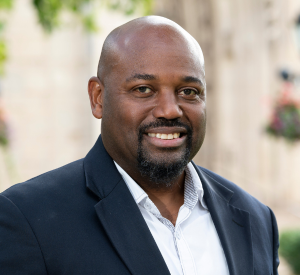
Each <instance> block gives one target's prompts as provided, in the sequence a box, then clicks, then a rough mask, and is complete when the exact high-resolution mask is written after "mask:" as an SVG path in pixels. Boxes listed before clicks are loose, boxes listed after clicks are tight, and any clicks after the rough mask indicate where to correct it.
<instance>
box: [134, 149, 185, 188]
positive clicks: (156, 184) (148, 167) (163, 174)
mask: <svg viewBox="0 0 300 275" xmlns="http://www.w3.org/2000/svg"><path fill="white" fill-rule="evenodd" d="M175 155H176V156H174V154H172V153H171V152H165V153H164V154H161V156H155V157H154V156H151V154H149V152H148V151H146V150H143V148H142V147H139V150H138V158H137V160H138V169H139V171H140V173H141V175H142V177H144V178H145V179H147V182H149V185H150V186H149V187H151V188H154V189H161V188H172V187H173V184H174V182H175V180H176V179H177V178H179V177H180V176H181V175H182V173H183V171H184V169H185V168H186V166H187V164H188V163H189V161H190V149H189V148H188V147H186V149H185V150H184V151H183V152H181V153H180V155H179V156H178V153H177V154H175Z"/></svg>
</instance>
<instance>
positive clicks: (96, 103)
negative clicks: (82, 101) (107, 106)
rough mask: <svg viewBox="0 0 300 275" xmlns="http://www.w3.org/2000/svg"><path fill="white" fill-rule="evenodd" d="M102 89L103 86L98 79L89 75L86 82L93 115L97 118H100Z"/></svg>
mask: <svg viewBox="0 0 300 275" xmlns="http://www.w3.org/2000/svg"><path fill="white" fill-rule="evenodd" d="M103 90H104V87H103V85H102V83H101V81H100V79H99V78H98V77H96V76H93V77H91V78H90V80H89V83H88V92H89V97H90V103H91V108H92V113H93V116H94V117H95V118H98V119H100V118H102V112H103V111H102V110H103V105H102V102H103Z"/></svg>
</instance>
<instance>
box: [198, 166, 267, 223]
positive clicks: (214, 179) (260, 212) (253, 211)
mask: <svg viewBox="0 0 300 275" xmlns="http://www.w3.org/2000/svg"><path fill="white" fill-rule="evenodd" d="M198 168H199V169H200V171H201V172H202V173H203V174H204V175H205V176H206V178H209V179H210V182H211V183H213V184H214V186H215V187H216V186H217V188H218V185H221V186H222V187H223V188H224V187H225V188H226V189H228V190H230V191H232V196H231V199H230V204H231V205H233V206H235V207H236V208H238V209H241V210H244V211H247V212H249V214H250V215H252V216H255V217H263V219H266V218H267V219H269V220H270V219H271V215H272V212H271V210H270V208H269V207H268V206H266V205H265V204H263V203H262V202H260V201H259V200H258V199H256V198H255V197H253V196H252V195H251V194H249V193H248V192H246V191H245V190H244V189H242V188H241V187H239V186H238V185H237V184H235V183H233V182H231V181H229V180H227V179H225V178H224V177H222V176H220V175H218V174H216V173H214V172H212V171H210V170H208V169H206V168H203V167H200V166H198Z"/></svg>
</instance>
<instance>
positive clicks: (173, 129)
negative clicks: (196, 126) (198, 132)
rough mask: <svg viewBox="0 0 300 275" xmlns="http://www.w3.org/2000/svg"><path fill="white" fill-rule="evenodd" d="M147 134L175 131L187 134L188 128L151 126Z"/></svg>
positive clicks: (172, 132)
mask: <svg viewBox="0 0 300 275" xmlns="http://www.w3.org/2000/svg"><path fill="white" fill-rule="evenodd" d="M145 132H146V134H148V133H155V134H158V133H159V134H174V133H181V134H186V133H187V130H186V129H185V128H183V127H158V128H151V129H148V130H146V131H145Z"/></svg>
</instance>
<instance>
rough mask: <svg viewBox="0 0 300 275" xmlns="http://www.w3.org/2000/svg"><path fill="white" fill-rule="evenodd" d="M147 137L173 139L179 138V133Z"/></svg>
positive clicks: (153, 134) (150, 134)
mask: <svg viewBox="0 0 300 275" xmlns="http://www.w3.org/2000/svg"><path fill="white" fill-rule="evenodd" d="M148 136H149V137H156V138H160V139H174V138H179V136H180V133H174V134H159V133H157V134H155V133H148Z"/></svg>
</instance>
